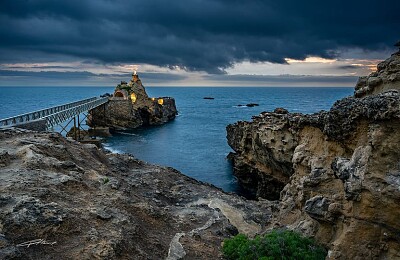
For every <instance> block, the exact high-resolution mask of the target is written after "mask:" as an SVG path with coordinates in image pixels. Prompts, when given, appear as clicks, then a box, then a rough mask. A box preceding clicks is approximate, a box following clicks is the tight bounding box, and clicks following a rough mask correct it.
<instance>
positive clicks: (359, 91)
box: [354, 51, 400, 97]
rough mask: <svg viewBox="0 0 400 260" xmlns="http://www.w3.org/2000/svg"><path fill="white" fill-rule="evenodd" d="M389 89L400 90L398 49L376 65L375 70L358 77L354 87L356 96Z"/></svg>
mask: <svg viewBox="0 0 400 260" xmlns="http://www.w3.org/2000/svg"><path fill="white" fill-rule="evenodd" d="M389 89H398V90H400V51H398V52H396V53H394V54H392V56H391V57H390V58H388V59H387V60H385V61H382V62H381V63H379V64H378V66H377V71H375V72H372V73H371V74H370V75H369V76H366V77H360V78H359V79H358V82H357V85H356V87H355V91H354V95H355V96H356V97H365V96H367V95H374V94H377V93H380V92H383V91H386V90H389Z"/></svg>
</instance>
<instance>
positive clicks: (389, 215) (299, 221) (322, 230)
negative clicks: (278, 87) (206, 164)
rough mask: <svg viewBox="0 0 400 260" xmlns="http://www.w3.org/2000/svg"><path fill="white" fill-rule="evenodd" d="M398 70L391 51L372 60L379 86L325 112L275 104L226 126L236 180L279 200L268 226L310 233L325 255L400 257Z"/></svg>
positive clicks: (339, 256)
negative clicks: (382, 58)
mask: <svg viewBox="0 0 400 260" xmlns="http://www.w3.org/2000/svg"><path fill="white" fill-rule="evenodd" d="M398 69H399V54H398V53H397V54H394V55H392V57H391V58H390V59H389V60H387V61H385V62H383V63H380V64H379V65H378V72H377V73H378V74H376V75H380V76H382V77H381V81H382V82H381V83H380V85H379V86H380V87H379V88H374V90H373V91H372V92H366V93H365V94H367V93H370V94H369V95H368V96H365V97H363V98H360V95H359V94H357V90H356V94H355V97H348V98H345V99H342V100H340V101H337V102H336V103H335V104H334V105H333V107H332V108H331V109H330V111H328V112H325V111H322V112H319V113H316V114H312V115H303V114H298V113H288V112H287V111H286V110H284V109H277V110H276V111H274V112H263V113H261V114H260V115H259V116H256V117H253V120H252V121H251V122H237V123H236V124H233V125H229V126H228V127H227V138H228V143H229V145H230V146H231V147H232V148H233V150H234V151H235V153H233V154H231V155H230V158H233V161H234V172H235V175H236V176H238V179H239V181H240V182H241V183H242V184H243V186H244V187H247V188H249V189H251V190H252V191H253V192H254V193H255V194H256V195H257V196H260V197H264V198H268V199H272V200H278V199H279V201H278V203H279V206H278V207H279V208H280V209H279V211H278V212H276V213H275V214H274V221H273V222H274V223H275V224H273V225H271V227H272V226H281V225H282V226H286V227H289V228H290V229H294V230H297V231H299V232H301V233H303V234H305V235H309V236H314V237H315V238H316V239H317V240H318V241H320V242H321V243H323V244H324V245H325V246H326V247H327V248H328V249H329V254H328V258H329V259H378V258H379V259H398V258H400V221H399V218H400V207H399V201H400V188H399V187H400V134H399V133H400V92H399V91H398V90H396V89H394V90H390V89H391V88H392V87H395V88H397V87H398V85H396V84H398V83H399V81H397V77H398V75H399V74H398ZM396 71H397V72H396ZM394 75H396V76H394ZM370 78H371V77H370ZM369 81H372V80H369ZM357 86H359V85H357ZM376 86H378V85H376ZM356 88H357V87H356Z"/></svg>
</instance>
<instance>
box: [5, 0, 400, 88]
mask: <svg viewBox="0 0 400 260" xmlns="http://www.w3.org/2000/svg"><path fill="white" fill-rule="evenodd" d="M399 12H400V1H398V0H382V1H376V0H373V1H372V0H363V1H359V0H352V1H348V0H346V1H344V0H335V1H332V0H325V1H321V0H318V1H317V0H308V1H297V0H296V1H295V0H279V1H278V0H248V1H237V0H175V1H165V0H142V1H139V0H113V1H112V0H79V1H78V0H68V1H54V0H1V1H0V86H115V85H116V84H117V83H118V82H119V81H121V80H125V81H128V80H129V79H130V75H131V74H132V71H133V70H134V69H136V70H137V71H138V74H139V76H140V77H141V79H142V82H143V83H144V85H145V86H349V87H352V86H354V84H355V82H356V81H357V78H358V76H362V75H367V74H369V73H370V72H372V71H373V70H375V68H376V64H377V63H378V62H379V61H381V60H384V59H386V58H388V57H389V56H390V54H391V53H393V52H395V51H396V50H397V49H396V48H395V47H394V46H393V45H394V44H395V43H396V42H398V41H399V40H400V33H399V32H400V30H399V28H400V15H399Z"/></svg>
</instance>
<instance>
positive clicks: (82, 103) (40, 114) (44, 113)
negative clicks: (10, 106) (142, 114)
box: [0, 97, 108, 128]
mask: <svg viewBox="0 0 400 260" xmlns="http://www.w3.org/2000/svg"><path fill="white" fill-rule="evenodd" d="M107 102H108V98H107V97H104V98H99V97H92V98H87V99H83V100H79V101H75V102H71V103H68V104H63V105H60V106H55V107H50V108H46V109H42V110H38V111H34V112H30V113H25V114H22V115H17V116H13V117H9V118H5V119H2V120H0V128H4V127H10V126H18V125H24V124H28V123H31V122H34V121H39V120H45V123H46V127H47V128H51V127H53V126H56V125H58V124H60V123H62V122H64V121H67V120H68V119H70V118H72V117H74V116H77V115H79V114H81V113H83V112H85V111H89V110H91V109H93V108H95V107H98V106H100V105H102V104H105V103H107Z"/></svg>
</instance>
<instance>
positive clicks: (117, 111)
mask: <svg viewBox="0 0 400 260" xmlns="http://www.w3.org/2000/svg"><path fill="white" fill-rule="evenodd" d="M177 113H178V112H177V109H176V105H175V100H174V99H173V98H172V97H158V98H150V97H149V96H148V95H147V93H146V90H145V88H144V86H143V85H142V82H141V80H140V79H139V76H138V75H137V74H136V73H134V74H132V79H131V81H130V82H129V83H127V82H125V81H121V83H120V84H118V85H117V87H116V88H115V91H114V94H113V95H112V97H110V98H109V101H108V102H107V103H106V104H104V105H102V106H99V107H97V108H95V109H92V110H90V111H89V119H88V125H89V126H91V127H109V128H111V129H117V130H121V129H124V130H128V129H133V128H137V127H139V126H146V125H160V124H163V123H166V122H168V121H170V120H173V119H174V118H175V116H176V115H177Z"/></svg>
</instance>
